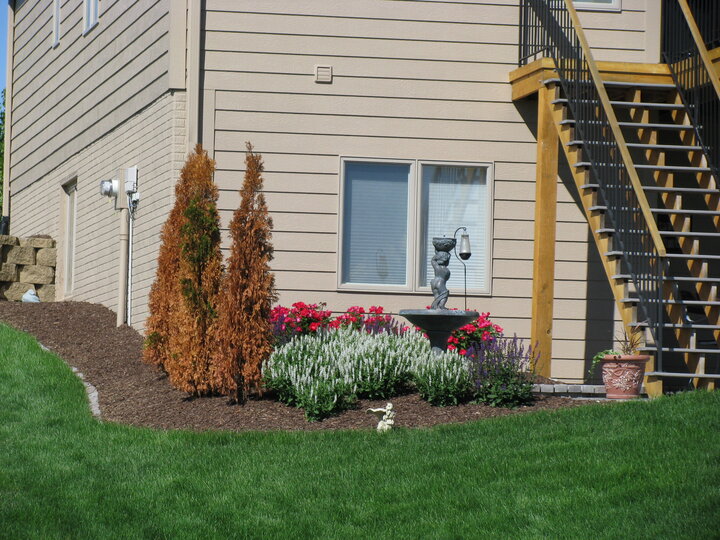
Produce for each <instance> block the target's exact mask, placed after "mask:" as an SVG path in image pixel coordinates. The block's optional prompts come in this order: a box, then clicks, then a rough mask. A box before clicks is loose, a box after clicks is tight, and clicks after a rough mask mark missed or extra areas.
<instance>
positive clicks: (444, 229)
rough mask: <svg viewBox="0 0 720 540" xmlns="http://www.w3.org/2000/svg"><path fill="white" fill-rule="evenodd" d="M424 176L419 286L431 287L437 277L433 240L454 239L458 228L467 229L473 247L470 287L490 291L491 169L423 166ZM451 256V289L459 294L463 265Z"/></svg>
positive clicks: (470, 261)
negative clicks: (434, 271)
mask: <svg viewBox="0 0 720 540" xmlns="http://www.w3.org/2000/svg"><path fill="white" fill-rule="evenodd" d="M421 177H422V178H421V188H420V189H421V203H420V238H419V242H420V256H419V265H420V268H419V270H420V272H419V283H418V284H419V286H421V287H427V286H429V285H430V281H431V280H432V278H433V277H434V274H433V270H432V267H431V266H430V260H431V259H432V257H433V255H434V254H435V248H434V247H433V245H432V239H433V237H442V236H447V237H452V235H453V233H454V232H455V230H456V229H457V228H458V227H467V232H468V234H469V235H470V242H471V248H472V256H471V257H470V259H468V260H467V261H465V264H466V265H467V286H468V289H475V290H483V291H484V290H487V289H488V283H487V280H488V269H487V242H488V225H489V222H490V220H489V206H488V203H489V201H488V196H489V195H488V182H487V167H481V166H460V165H431V164H422V166H421ZM460 234H462V231H459V232H458V236H457V239H458V242H459V240H460ZM451 255H452V256H451V258H450V266H449V268H450V280H449V281H448V288H449V289H451V290H453V289H454V290H455V292H456V293H457V292H458V291H462V290H463V286H464V278H463V266H462V263H460V261H458V260H457V258H456V257H455V255H454V254H451Z"/></svg>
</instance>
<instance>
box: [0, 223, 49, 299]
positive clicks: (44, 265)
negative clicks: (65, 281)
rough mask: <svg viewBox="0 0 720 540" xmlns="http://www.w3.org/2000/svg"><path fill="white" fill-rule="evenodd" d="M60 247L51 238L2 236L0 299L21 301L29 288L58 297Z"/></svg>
mask: <svg viewBox="0 0 720 540" xmlns="http://www.w3.org/2000/svg"><path fill="white" fill-rule="evenodd" d="M56 266H57V249H56V248H55V240H53V239H52V238H43V237H29V238H18V237H17V236H8V235H0V300H10V301H14V302H18V301H20V299H21V298H22V295H23V294H25V293H26V292H27V291H28V290H29V289H35V292H37V295H38V296H39V297H40V300H42V301H43V302H52V301H54V300H55V267H56Z"/></svg>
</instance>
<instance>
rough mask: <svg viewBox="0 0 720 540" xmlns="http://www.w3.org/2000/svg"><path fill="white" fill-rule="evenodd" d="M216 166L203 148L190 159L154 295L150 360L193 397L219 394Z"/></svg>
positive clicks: (167, 232) (219, 272) (167, 228)
mask: <svg viewBox="0 0 720 540" xmlns="http://www.w3.org/2000/svg"><path fill="white" fill-rule="evenodd" d="M214 170H215V163H214V162H213V160H211V159H210V157H209V156H208V154H207V152H205V151H204V150H203V149H202V147H201V146H200V145H198V146H196V148H195V151H194V152H193V153H192V154H191V155H190V156H189V157H188V160H187V162H186V163H185V166H184V167H183V170H182V172H181V174H180V180H179V181H178V185H177V187H176V190H175V192H176V200H175V206H174V207H173V210H172V211H171V213H170V216H169V217H168V220H167V222H166V223H165V226H164V227H163V231H162V246H161V249H160V256H159V258H158V274H157V277H156V281H155V284H153V288H152V290H151V297H150V318H149V319H148V325H147V335H148V340H147V341H148V343H147V347H146V351H145V355H144V357H145V360H146V361H148V362H150V363H155V364H159V365H161V366H162V367H163V368H164V369H165V371H166V372H167V374H168V376H169V378H170V382H171V383H172V384H173V385H174V386H175V387H176V388H178V389H180V390H183V391H186V392H188V393H190V394H192V395H203V394H209V393H212V392H213V391H214V386H213V382H212V379H213V376H212V372H213V369H212V361H211V359H212V357H213V351H214V344H213V342H212V336H213V329H212V327H213V325H214V323H215V321H216V318H217V311H216V309H217V295H218V291H219V286H220V280H221V277H222V254H221V252H220V218H219V215H218V211H217V199H218V189H217V186H216V185H215V183H214V181H213V173H214Z"/></svg>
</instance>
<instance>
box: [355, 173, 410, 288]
mask: <svg viewBox="0 0 720 540" xmlns="http://www.w3.org/2000/svg"><path fill="white" fill-rule="evenodd" d="M344 172H345V175H344V186H343V188H344V189H343V218H342V219H343V221H342V224H343V246H342V270H341V281H342V283H358V284H364V283H367V284H378V285H407V258H408V257H407V256H408V248H407V246H408V190H409V182H410V165H409V164H407V163H367V162H358V161H346V162H345V171H344Z"/></svg>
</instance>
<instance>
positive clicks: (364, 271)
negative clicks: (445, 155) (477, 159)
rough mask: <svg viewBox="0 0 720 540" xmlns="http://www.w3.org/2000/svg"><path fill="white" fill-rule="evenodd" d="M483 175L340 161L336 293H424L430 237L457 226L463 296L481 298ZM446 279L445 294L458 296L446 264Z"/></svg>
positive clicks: (474, 170) (457, 276)
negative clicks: (467, 254)
mask: <svg viewBox="0 0 720 540" xmlns="http://www.w3.org/2000/svg"><path fill="white" fill-rule="evenodd" d="M491 173H492V171H491V166H490V165H489V164H477V163H474V164H465V163H438V162H430V161H385V160H372V161H370V160H357V159H350V158H346V159H343V160H342V188H341V189H342V194H341V201H342V211H341V220H340V250H339V252H340V253H339V254H340V257H339V259H340V263H339V280H338V281H339V283H338V285H339V287H341V288H351V289H373V290H382V289H386V290H395V291H403V290H404V291H426V290H427V289H429V287H430V281H431V280H432V278H433V277H434V274H433V271H432V267H431V266H430V260H431V259H432V257H433V255H434V254H435V250H434V248H433V247H432V239H433V237H436V236H447V237H452V235H453V233H454V232H455V230H456V229H457V228H458V227H462V226H464V227H467V229H468V233H469V234H470V240H471V243H472V252H473V255H472V257H471V258H470V259H469V260H468V261H467V262H466V264H467V280H468V281H467V284H468V291H471V292H473V293H476V294H489V292H490V245H491V230H490V224H491V223H492V221H491V219H490V218H491V202H492V197H491V190H490V188H491V176H492V174H491ZM458 238H459V236H458ZM450 272H451V277H450V280H449V282H448V287H449V288H451V289H454V290H455V291H456V292H457V291H460V290H462V289H463V267H462V264H461V263H460V262H459V261H458V260H457V259H456V258H455V257H454V256H453V257H452V258H451V261H450Z"/></svg>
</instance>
